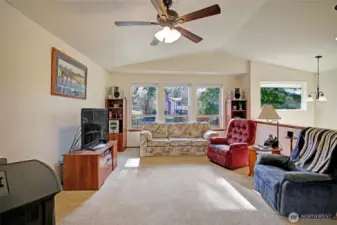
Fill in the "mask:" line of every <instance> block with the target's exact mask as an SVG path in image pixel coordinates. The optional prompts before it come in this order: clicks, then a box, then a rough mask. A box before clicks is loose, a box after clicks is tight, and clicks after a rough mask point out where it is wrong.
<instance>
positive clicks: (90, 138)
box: [81, 108, 109, 149]
mask: <svg viewBox="0 0 337 225" xmlns="http://www.w3.org/2000/svg"><path fill="white" fill-rule="evenodd" d="M108 123H109V121H108V110H107V109H94V108H85V109H82V110H81V140H82V141H81V148H82V149H91V148H93V147H94V146H96V145H99V144H100V143H102V142H106V141H107V140H108Z"/></svg>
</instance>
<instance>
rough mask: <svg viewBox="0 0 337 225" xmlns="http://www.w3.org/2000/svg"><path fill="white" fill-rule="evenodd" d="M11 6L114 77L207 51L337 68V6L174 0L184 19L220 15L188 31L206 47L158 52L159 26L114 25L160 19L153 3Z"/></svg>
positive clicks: (300, 1)
mask: <svg viewBox="0 0 337 225" xmlns="http://www.w3.org/2000/svg"><path fill="white" fill-rule="evenodd" d="M7 2H8V3H10V4H11V5H13V6H14V7H15V8H17V9H18V10H20V11H21V12H22V13H24V14H25V15H26V16H27V17H29V18H31V19H32V20H34V21H35V22H37V23H38V24H40V25H41V26H42V27H44V28H45V29H47V30H49V31H50V32H52V33H53V34H54V35H56V36H58V37H59V38H61V39H63V40H64V41H66V42H67V43H68V44H69V45H71V46H73V47H74V48H76V49H77V50H79V51H80V52H82V53H83V54H85V55H86V56H88V57H89V58H91V59H92V60H93V61H95V62H96V63H98V64H100V65H101V66H103V67H104V68H106V69H107V70H110V71H114V70H118V68H124V67H125V66H128V65H134V64H142V65H144V63H146V62H151V61H158V60H160V61H162V60H164V59H168V58H173V57H181V56H185V55H193V54H198V55H200V54H202V52H224V53H226V54H227V53H228V54H232V55H234V56H235V57H239V58H242V59H247V60H256V61H262V62H267V63H271V64H276V65H282V66H286V67H290V68H295V69H299V70H304V71H315V70H316V62H315V60H314V56H315V55H317V54H321V55H323V59H322V64H321V68H322V70H332V69H336V68H337V41H336V40H335V38H336V37H337V29H336V24H337V11H335V10H334V6H335V5H336V4H337V1H336V0H176V1H175V3H174V5H173V7H172V8H173V9H174V10H176V11H178V12H179V14H180V15H184V14H186V13H189V12H192V11H195V10H198V9H200V8H204V7H207V6H209V5H213V4H219V5H220V7H221V9H222V13H221V15H218V16H213V17H209V18H205V19H201V20H197V21H193V22H189V23H186V24H184V25H183V27H184V28H186V29H189V30H191V31H193V32H194V33H196V34H198V35H199V36H201V37H203V38H204V40H203V41H202V42H201V43H199V44H195V43H193V42H191V41H189V40H187V39H185V38H181V39H180V40H179V41H177V42H176V43H173V44H160V45H159V46H157V47H153V46H150V45H149V43H150V42H151V40H152V38H153V35H154V34H155V33H156V32H157V31H158V30H159V29H160V28H159V27H155V26H153V27H115V26H114V25H113V22H114V21H115V20H143V21H155V19H156V11H155V10H154V8H153V6H152V4H151V2H150V0H30V1H27V0H7ZM215 55H219V54H215ZM185 59H186V57H185ZM187 59H188V58H187ZM217 59H218V60H219V58H216V57H214V59H213V60H215V61H216V60H217ZM176 61H177V60H176ZM218 63H219V64H221V63H222V62H221V60H219V62H218ZM168 66H170V65H168ZM214 72H219V71H214ZM220 72H221V71H220Z"/></svg>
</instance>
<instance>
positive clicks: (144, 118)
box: [131, 85, 157, 128]
mask: <svg viewBox="0 0 337 225" xmlns="http://www.w3.org/2000/svg"><path fill="white" fill-rule="evenodd" d="M131 91H132V127H133V128H141V127H142V126H143V125H145V124H150V123H154V122H156V117H157V86H155V85H133V86H132V88H131Z"/></svg>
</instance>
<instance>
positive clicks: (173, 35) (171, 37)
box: [165, 29, 181, 44]
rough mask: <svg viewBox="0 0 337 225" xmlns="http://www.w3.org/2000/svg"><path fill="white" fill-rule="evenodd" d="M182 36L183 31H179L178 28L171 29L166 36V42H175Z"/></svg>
mask: <svg viewBox="0 0 337 225" xmlns="http://www.w3.org/2000/svg"><path fill="white" fill-rule="evenodd" d="M180 37H181V33H180V32H179V31H177V30H176V29H172V30H170V32H169V33H168V35H167V36H166V38H165V43H169V44H171V43H173V42H176V41H177V40H178V39H179V38H180Z"/></svg>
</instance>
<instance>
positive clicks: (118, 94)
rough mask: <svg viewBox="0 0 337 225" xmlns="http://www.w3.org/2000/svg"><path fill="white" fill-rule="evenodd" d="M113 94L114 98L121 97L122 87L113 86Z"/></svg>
mask: <svg viewBox="0 0 337 225" xmlns="http://www.w3.org/2000/svg"><path fill="white" fill-rule="evenodd" d="M111 95H112V98H120V97H121V92H120V89H119V87H116V86H114V87H111Z"/></svg>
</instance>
